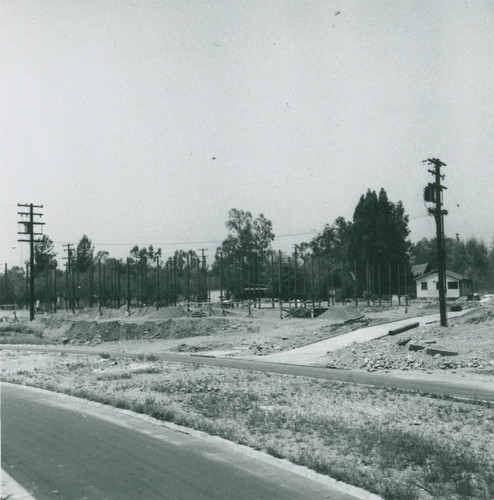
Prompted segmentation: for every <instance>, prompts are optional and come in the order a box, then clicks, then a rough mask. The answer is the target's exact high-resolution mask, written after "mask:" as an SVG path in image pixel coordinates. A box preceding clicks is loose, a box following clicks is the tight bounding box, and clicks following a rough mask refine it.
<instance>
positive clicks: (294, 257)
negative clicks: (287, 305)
mask: <svg viewBox="0 0 494 500" xmlns="http://www.w3.org/2000/svg"><path fill="white" fill-rule="evenodd" d="M294 247H295V251H294V252H293V273H294V275H295V280H294V282H293V295H294V296H295V309H297V260H298V255H297V245H294ZM312 307H314V304H312Z"/></svg>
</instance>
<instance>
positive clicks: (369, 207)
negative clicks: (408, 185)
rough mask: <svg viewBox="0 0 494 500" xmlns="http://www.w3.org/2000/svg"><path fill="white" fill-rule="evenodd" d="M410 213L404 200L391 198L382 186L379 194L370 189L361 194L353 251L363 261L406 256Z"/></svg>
mask: <svg viewBox="0 0 494 500" xmlns="http://www.w3.org/2000/svg"><path fill="white" fill-rule="evenodd" d="M409 234H410V230H409V229H408V216H407V215H406V213H405V209H404V207H403V204H402V202H401V201H399V202H398V203H397V204H394V203H392V202H390V201H389V199H388V196H387V194H386V191H385V190H384V189H382V188H381V190H380V192H379V197H378V196H377V194H376V192H375V191H371V190H368V191H367V193H366V195H365V196H361V198H360V201H359V203H358V204H357V206H356V208H355V212H354V215H353V225H352V230H351V242H350V254H351V257H352V258H353V259H355V260H356V261H358V262H360V263H361V264H363V263H365V262H374V261H376V259H378V258H379V259H384V260H386V261H387V262H393V261H401V260H403V259H404V257H405V255H406V252H407V250H408V248H409V246H410V242H409V241H408V235H409Z"/></svg>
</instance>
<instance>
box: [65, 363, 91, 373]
mask: <svg viewBox="0 0 494 500" xmlns="http://www.w3.org/2000/svg"><path fill="white" fill-rule="evenodd" d="M85 366H86V363H84V362H83V361H74V362H73V363H67V364H66V365H65V368H67V370H69V372H71V371H75V370H79V369H80V368H84V367H85Z"/></svg>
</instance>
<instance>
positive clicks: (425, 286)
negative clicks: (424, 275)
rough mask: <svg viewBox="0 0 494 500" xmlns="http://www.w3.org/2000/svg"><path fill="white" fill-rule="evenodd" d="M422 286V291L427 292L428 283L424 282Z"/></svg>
mask: <svg viewBox="0 0 494 500" xmlns="http://www.w3.org/2000/svg"><path fill="white" fill-rule="evenodd" d="M420 286H421V287H422V290H427V281H422V282H421V283H420Z"/></svg>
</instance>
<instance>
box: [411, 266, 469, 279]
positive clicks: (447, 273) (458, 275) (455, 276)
mask: <svg viewBox="0 0 494 500" xmlns="http://www.w3.org/2000/svg"><path fill="white" fill-rule="evenodd" d="M437 272H438V271H437V269H434V270H433V271H429V272H428V273H425V274H422V275H421V276H417V277H416V278H413V279H414V280H415V281H417V280H418V279H421V278H424V277H425V276H429V275H431V274H437ZM446 275H447V276H449V277H450V278H453V279H455V280H458V281H472V280H471V279H470V278H467V277H465V276H463V275H462V274H458V273H455V272H453V271H448V270H446Z"/></svg>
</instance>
